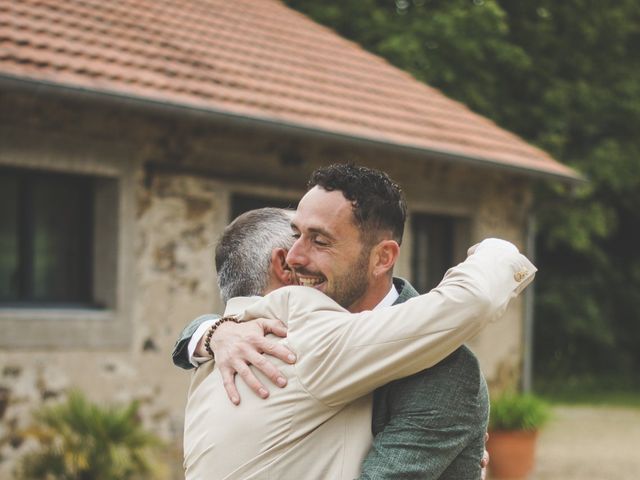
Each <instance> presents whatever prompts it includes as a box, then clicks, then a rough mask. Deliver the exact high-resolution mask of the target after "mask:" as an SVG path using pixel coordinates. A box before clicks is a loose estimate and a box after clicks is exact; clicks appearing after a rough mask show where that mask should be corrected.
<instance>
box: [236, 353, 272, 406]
mask: <svg viewBox="0 0 640 480" xmlns="http://www.w3.org/2000/svg"><path fill="white" fill-rule="evenodd" d="M232 367H233V368H234V369H235V371H236V372H237V374H238V375H239V376H240V378H241V379H242V381H243V382H244V383H246V384H247V385H248V387H249V388H250V389H251V390H253V391H254V392H255V394H256V395H258V396H259V397H260V398H267V397H268V396H269V390H267V389H266V388H265V386H264V385H262V383H260V380H258V377H256V376H255V375H254V373H253V372H252V371H251V368H249V365H247V364H246V363H244V361H236V362H234V363H233V364H232Z"/></svg>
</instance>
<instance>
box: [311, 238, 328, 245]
mask: <svg viewBox="0 0 640 480" xmlns="http://www.w3.org/2000/svg"><path fill="white" fill-rule="evenodd" d="M313 243H315V244H316V245H318V246H320V247H326V246H327V245H329V244H328V243H327V242H325V241H324V240H318V239H317V238H316V239H315V240H314V241H313Z"/></svg>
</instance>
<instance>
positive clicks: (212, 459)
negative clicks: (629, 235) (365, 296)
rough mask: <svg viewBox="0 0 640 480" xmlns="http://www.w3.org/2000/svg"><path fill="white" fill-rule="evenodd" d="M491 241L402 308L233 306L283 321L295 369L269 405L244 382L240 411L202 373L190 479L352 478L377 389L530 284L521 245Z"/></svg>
mask: <svg viewBox="0 0 640 480" xmlns="http://www.w3.org/2000/svg"><path fill="white" fill-rule="evenodd" d="M486 242H487V241H485V242H483V243H481V244H480V245H479V246H478V248H477V249H476V251H475V253H473V254H472V255H470V256H469V257H468V258H467V260H466V261H464V262H463V263H461V264H460V265H458V266H456V267H454V268H452V269H451V270H449V271H448V272H447V274H446V275H445V278H444V279H443V281H442V282H441V284H440V285H439V286H438V287H436V288H435V289H434V290H432V291H431V292H429V293H428V294H426V295H422V296H420V297H416V298H414V299H411V300H408V301H407V302H405V303H403V304H401V305H398V306H394V307H388V308H383V309H380V310H376V311H365V312H362V313H359V314H350V313H349V312H347V311H346V310H344V309H343V308H341V307H340V306H339V305H338V304H337V303H335V302H334V301H332V300H331V299H330V298H328V297H327V296H325V295H324V294H322V293H321V292H319V291H317V290H314V289H312V288H308V287H285V288H281V289H279V290H276V291H274V292H272V293H270V294H269V295H267V296H265V297H262V298H260V297H252V298H236V299H232V300H231V301H229V303H228V305H227V310H226V311H225V315H228V314H237V315H240V318H241V319H243V320H248V319H252V318H259V317H262V318H278V319H280V320H282V321H283V322H285V323H287V325H288V334H287V338H286V339H282V342H284V343H285V344H286V345H287V346H288V347H289V348H290V349H291V350H293V351H294V352H295V353H296V354H297V356H298V361H297V363H296V364H295V365H286V364H284V363H283V362H276V363H278V367H279V368H280V369H281V370H282V371H283V373H284V374H285V375H286V376H287V377H288V378H289V383H288V385H287V386H286V388H283V389H273V391H272V393H271V396H270V397H269V399H267V400H262V399H259V398H257V397H256V396H255V395H254V394H253V393H252V392H250V391H249V389H248V387H247V386H246V385H244V384H243V382H238V383H239V385H238V388H239V389H240V394H241V398H242V403H241V404H240V405H239V406H234V405H233V404H231V402H229V400H228V399H227V396H226V393H225V390H224V388H223V385H222V378H221V375H220V373H219V372H218V370H217V369H216V368H215V366H214V365H213V362H208V363H205V364H203V365H202V366H200V367H199V368H198V369H197V370H196V371H195V372H194V374H193V377H192V383H191V387H190V391H189V398H188V403H187V408H186V418H185V438H184V457H185V459H184V467H185V473H186V478H187V479H189V480H195V479H198V480H205V479H206V480H211V479H292V480H294V479H295V480H299V479H305V480H309V479H322V480H324V479H353V478H356V477H357V476H358V475H359V472H360V465H361V463H362V460H363V459H364V457H365V455H366V453H367V451H368V449H369V447H370V444H371V395H370V392H372V391H373V390H374V389H375V388H377V387H379V386H381V385H384V384H386V383H388V382H390V381H392V380H395V379H398V378H402V377H405V376H408V375H411V374H414V373H416V372H419V371H421V370H423V369H425V368H427V367H430V366H432V365H435V364H436V363H438V362H439V361H440V360H442V359H443V358H445V357H446V356H447V355H449V354H450V353H452V352H453V351H454V350H456V349H457V348H458V347H459V346H460V345H462V344H463V343H464V342H465V341H467V340H469V339H470V338H471V337H473V336H474V335H475V334H476V333H478V331H479V330H480V329H481V328H482V327H483V326H484V325H486V324H487V322H489V321H491V320H494V319H496V318H497V317H499V316H500V315H501V314H502V313H503V312H504V310H505V309H506V307H507V304H508V302H509V300H510V299H511V298H513V297H514V296H516V295H517V294H518V293H519V292H520V291H521V290H522V289H523V288H524V287H525V286H526V285H527V284H528V283H529V282H530V281H531V280H532V278H533V275H534V272H535V271H536V268H535V267H534V266H533V265H532V264H531V263H530V262H529V261H528V260H527V259H526V258H525V257H524V256H522V255H521V254H519V253H518V252H517V250H516V249H515V247H513V246H512V245H510V244H506V242H502V243H499V242H498V243H491V242H489V243H488V244H486ZM505 244H506V246H505ZM507 246H509V247H511V248H507ZM255 373H256V374H257V375H258V376H259V377H260V378H261V379H262V380H263V381H266V379H265V378H264V377H262V376H261V375H260V373H259V372H257V371H256V372H255Z"/></svg>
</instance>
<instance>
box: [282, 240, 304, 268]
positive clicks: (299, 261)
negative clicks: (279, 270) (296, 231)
mask: <svg viewBox="0 0 640 480" xmlns="http://www.w3.org/2000/svg"><path fill="white" fill-rule="evenodd" d="M286 261H287V263H288V264H289V266H290V267H293V268H296V267H303V266H305V265H306V264H307V256H306V254H305V249H304V244H303V242H302V238H298V239H297V240H296V241H295V242H294V243H293V245H292V246H291V248H290V249H289V252H288V253H287V260H286Z"/></svg>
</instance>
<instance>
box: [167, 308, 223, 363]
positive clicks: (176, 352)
mask: <svg viewBox="0 0 640 480" xmlns="http://www.w3.org/2000/svg"><path fill="white" fill-rule="evenodd" d="M218 318H220V316H219V315H202V316H200V317H198V318H196V319H195V320H192V321H191V323H190V324H189V325H187V326H186V327H185V328H184V329H183V330H182V332H180V335H179V336H178V340H177V341H176V344H175V345H174V347H173V352H172V353H171V358H172V360H173V364H174V365H175V366H176V367H180V368H184V369H185V370H189V369H191V368H194V367H195V365H194V364H193V363H192V361H191V358H190V355H189V342H190V341H191V338H192V337H193V335H194V334H195V333H196V332H197V331H198V329H199V327H200V326H201V325H203V324H204V323H205V322H210V323H212V322H215V321H216V320H217V319H218ZM200 336H201V335H200Z"/></svg>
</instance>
